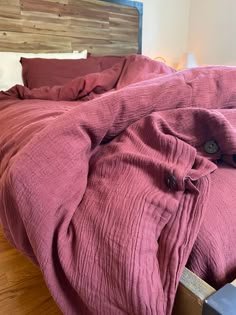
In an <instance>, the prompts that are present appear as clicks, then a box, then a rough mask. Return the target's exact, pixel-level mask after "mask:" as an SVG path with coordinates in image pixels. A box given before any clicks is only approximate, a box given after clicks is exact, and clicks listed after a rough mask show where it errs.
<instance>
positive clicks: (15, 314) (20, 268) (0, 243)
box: [0, 227, 62, 315]
mask: <svg viewBox="0 0 236 315" xmlns="http://www.w3.org/2000/svg"><path fill="white" fill-rule="evenodd" d="M3 314H4V315H26V314H27V315H31V314H32V315H45V314H47V315H61V314H62V313H61V312H60V310H59V309H58V307H57V306H56V304H55V302H54V301H53V299H52V297H51V295H50V293H49V291H48V289H47V287H46V285H45V283H44V280H43V277H42V274H41V272H40V270H39V269H38V267H36V266H35V265H33V264H32V263H31V262H30V261H29V260H28V259H26V258H25V257H24V256H23V255H22V254H21V253H19V252H18V251H17V250H15V249H14V248H12V246H11V245H10V244H9V243H8V242H7V241H6V239H5V237H4V235H3V231H2V228H1V227H0V315H3Z"/></svg>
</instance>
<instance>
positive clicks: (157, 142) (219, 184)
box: [0, 1, 236, 315]
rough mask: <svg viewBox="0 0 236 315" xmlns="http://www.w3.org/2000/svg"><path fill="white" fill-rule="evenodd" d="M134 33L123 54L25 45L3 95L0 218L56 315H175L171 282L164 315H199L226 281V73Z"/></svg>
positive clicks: (233, 148)
mask: <svg viewBox="0 0 236 315" xmlns="http://www.w3.org/2000/svg"><path fill="white" fill-rule="evenodd" d="M41 2H43V1H41ZM119 2H121V1H119ZM83 3H84V5H85V9H84V10H85V11H86V10H88V6H87V4H86V1H83ZM88 3H90V2H88ZM91 3H92V6H93V7H92V9H91V10H92V11H93V10H95V7H94V6H95V4H98V5H99V4H100V5H101V3H103V5H104V2H102V1H92V2H91ZM47 4H48V7H47V10H49V11H50V10H51V11H50V12H51V13H50V14H52V11H53V10H55V7H53V6H51V5H50V4H49V3H47ZM125 4H126V5H127V4H129V3H128V2H127V1H125ZM32 5H33V4H31V3H30V2H28V1H22V8H23V12H28V14H29V12H30V6H32ZM37 5H38V7H37V9H38V10H42V8H41V7H40V3H38V4H37ZM135 5H136V6H137V8H138V9H139V11H140V8H141V6H140V4H137V3H135ZM74 6H75V2H74V1H73V9H75V7H74ZM111 6H114V8H115V9H114V10H115V13H113V14H118V13H119V14H120V15H121V16H122V15H124V13H122V12H120V10H121V9H118V8H119V6H118V5H117V6H116V5H115V4H111ZM68 7H69V3H68ZM104 7H105V5H104ZM104 7H102V9H103V10H104ZM40 8H41V9H40ZM63 8H64V11H62V12H64V13H65V12H67V13H68V10H67V9H66V8H67V7H66V5H64V6H63ZM80 9H81V10H82V7H80ZM100 9H101V8H100ZM24 10H25V11H24ZM108 10H109V12H110V11H111V7H108ZM82 11H83V10H82ZM74 12H77V11H76V10H75V11H74ZM78 12H79V11H78ZM78 12H77V13H78ZM86 12H87V11H86ZM89 12H90V13H91V11H89ZM117 12H118V13H117ZM135 12H137V11H135ZM70 14H71V11H70ZM43 16H44V17H45V13H44V14H43ZM48 18H49V17H48ZM73 18H74V16H73ZM113 18H114V15H113ZM117 19H118V18H117V16H116V19H115V20H113V22H114V23H113V27H114V25H116V23H115V21H116V22H117ZM124 19H125V18H124ZM91 20H92V19H91ZM130 21H131V24H132V25H133V24H135V25H136V29H138V30H139V31H140V18H139V19H138V22H136V23H134V20H133V18H131V17H130ZM119 27H120V25H119ZM121 28H122V27H121ZM6 34H7V36H8V37H9V38H10V37H11V36H14V34H12V33H11V32H9V33H6ZM112 34H113V35H114V29H113V32H112ZM135 34H136V39H139V41H137V44H133V46H135V49H134V51H130V49H131V48H130V46H129V45H130V42H129V45H128V50H127V51H122V52H121V53H120V55H122V56H117V55H116V56H115V51H116V49H117V45H116V44H114V42H112V41H111V46H110V48H108V52H109V49H113V51H114V53H113V51H112V54H111V55H112V56H103V55H104V54H101V50H100V48H99V49H98V50H97V54H96V49H95V48H94V49H89V48H91V47H92V44H91V45H90V47H89V45H85V46H80V47H81V50H82V49H88V51H91V50H94V51H93V52H92V55H91V56H88V57H87V51H86V56H85V55H83V54H84V53H83V52H82V53H78V52H74V54H71V55H72V58H73V59H71V58H70V59H68V57H67V58H65V59H64V60H58V59H57V58H56V59H55V58H54V57H51V58H49V59H48V58H44V57H42V56H40V58H36V59H35V56H30V55H23V53H22V57H23V58H21V67H22V69H23V81H24V85H23V83H22V84H17V85H15V86H13V87H12V88H10V89H9V90H8V91H5V92H2V93H1V94H0V110H1V112H0V127H1V135H0V155H1V162H0V172H1V186H0V189H1V200H0V202H1V204H0V220H1V224H2V226H3V229H4V233H5V236H6V237H7V239H8V240H9V241H10V243H11V244H12V245H14V246H15V247H16V248H17V249H18V250H20V251H21V252H23V253H24V254H25V256H26V257H28V258H29V259H30V260H31V261H33V262H34V263H35V264H36V265H38V266H39V267H40V269H41V272H42V274H43V276H44V279H45V282H46V284H47V286H48V288H49V290H50V292H51V294H52V296H53V298H54V300H55V301H56V303H57V304H58V305H59V307H60V309H61V310H62V312H63V313H64V314H160V315H161V314H171V312H172V308H173V305H174V300H175V297H176V290H177V287H178V284H179V281H181V284H180V286H179V291H178V292H179V293H178V294H177V299H176V303H175V308H174V312H175V313H176V314H190V313H189V312H191V314H201V312H202V306H203V303H204V300H205V299H206V298H207V297H208V295H210V294H212V293H213V292H214V289H213V287H214V288H215V289H220V288H221V287H222V286H224V285H225V284H226V283H227V282H231V281H233V279H234V278H235V276H236V268H235V266H236V257H235V256H236V254H235V253H234V244H235V238H236V233H235V229H234V226H235V224H234V223H236V222H235V221H236V216H235V206H234V205H235V200H234V198H235V197H234V194H233V191H234V188H236V187H235V185H236V182H235V176H234V173H235V168H234V167H235V152H236V138H235V119H236V118H235V117H236V116H235V115H236V112H235V91H236V87H235V83H234V82H235V79H236V70H235V68H234V67H205V68H196V69H191V70H186V71H182V72H176V71H175V70H174V69H172V68H170V67H168V66H166V65H165V64H163V63H160V62H157V61H154V60H151V59H150V58H148V57H145V56H142V55H138V54H132V53H135V52H140V51H139V49H140V39H141V36H140V33H139V32H138V31H136V33H135ZM57 35H58V34H57ZM5 36H6V35H5ZM40 36H43V35H42V34H41V35H40ZM50 36H52V35H50ZM106 36H108V35H107V34H106ZM37 40H38V39H37V38H34V41H37ZM123 40H124V38H123ZM78 41H79V40H77V42H78ZM98 43H99V44H100V42H99V40H98V39H96V40H95V42H94V45H95V46H93V47H96V44H98ZM124 43H125V40H124V42H123V45H122V46H121V47H122V49H124V47H125V45H124ZM1 45H2V44H1ZM26 46H27V45H26ZM39 46H40V45H39ZM86 46H87V47H86ZM19 47H20V46H19ZM75 48H76V47H75V46H74V47H73V48H72V50H77V49H75ZM106 48H107V47H106ZM132 49H133V48H132ZM5 50H6V49H5ZM15 50H17V49H15ZM24 50H26V49H24ZM79 50H80V49H79ZM42 51H44V52H45V49H42ZM76 54H78V58H81V59H77V58H75V57H74V55H76ZM79 55H80V56H79ZM70 57H71V56H70ZM52 58H54V59H53V60H52ZM66 71H67V72H66ZM185 266H187V267H188V269H184V267H185ZM189 269H190V270H191V271H192V272H194V273H195V274H197V275H198V276H199V277H201V278H202V279H203V280H204V281H206V282H207V283H209V284H210V285H207V283H205V282H204V281H203V280H197V279H198V278H197V277H196V276H195V275H194V274H192V273H191V272H190V271H189ZM181 275H182V279H181V280H180V278H181ZM199 286H200V289H199ZM196 287H198V292H196V291H197V290H196ZM230 288H231V289H232V288H233V286H231V287H230ZM231 291H232V290H231ZM219 292H220V291H219ZM232 292H234V290H233V291H232ZM213 298H214V295H213ZM183 299H184V303H183ZM189 301H190V304H189V305H190V306H189V305H188V303H189ZM195 301H196V305H195V304H194V303H195ZM231 302H232V298H231ZM218 304H220V303H219V302H218ZM221 305H222V304H221ZM212 308H213V306H212V305H211V302H209V303H208V300H206V301H205V306H204V311H205V312H207V311H209V309H210V311H212ZM225 314H226V313H225Z"/></svg>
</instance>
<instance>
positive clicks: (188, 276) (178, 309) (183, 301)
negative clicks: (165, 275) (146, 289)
mask: <svg viewBox="0 0 236 315" xmlns="http://www.w3.org/2000/svg"><path fill="white" fill-rule="evenodd" d="M215 292H216V291H215V289H214V288H213V287H211V286H210V285H209V284H207V283H206V282H205V281H203V280H202V279H200V278H199V277H198V276H196V275H195V274H194V273H193V272H191V271H190V270H189V269H187V268H184V272H183V274H182V276H181V279H180V284H179V287H178V290H177V294H176V298H175V305H174V309H173V313H172V314H173V315H202V311H203V304H204V301H205V299H206V298H207V297H209V296H210V295H212V294H213V293H215Z"/></svg>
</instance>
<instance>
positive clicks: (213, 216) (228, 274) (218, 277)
mask: <svg viewBox="0 0 236 315" xmlns="http://www.w3.org/2000/svg"><path fill="white" fill-rule="evenodd" d="M217 166H218V169H217V171H216V172H214V173H213V174H212V176H211V180H212V185H211V193H210V195H209V198H208V204H207V211H206V216H205V218H204V220H203V223H202V225H201V228H200V231H199V234H198V237H197V240H196V242H195V243H194V247H193V249H192V251H191V255H190V257H189V260H188V264H187V267H188V268H189V269H191V270H192V271H193V272H194V273H195V274H197V275H198V276H199V277H200V278H202V279H203V280H205V281H207V283H209V284H211V285H212V286H213V287H214V288H216V289H219V288H220V287H222V286H223V285H225V284H226V283H229V282H231V281H233V280H234V279H235V278H236V251H235V244H236V195H235V190H236V169H232V167H230V166H229V165H227V164H225V163H224V162H218V164H217Z"/></svg>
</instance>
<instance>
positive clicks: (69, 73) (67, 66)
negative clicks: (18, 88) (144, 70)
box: [21, 56, 124, 89]
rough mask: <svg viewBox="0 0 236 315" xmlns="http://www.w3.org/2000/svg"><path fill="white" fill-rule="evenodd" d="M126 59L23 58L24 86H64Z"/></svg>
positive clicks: (111, 57) (114, 57)
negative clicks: (77, 78)
mask: <svg viewBox="0 0 236 315" xmlns="http://www.w3.org/2000/svg"><path fill="white" fill-rule="evenodd" d="M123 60H124V57H119V56H117V57H116V56H102V57H90V58H88V59H45V58H24V57H22V58H21V64H22V77H23V81H24V85H25V86H27V87H28V88H30V89H33V88H39V87H41V86H49V87H52V86H55V85H64V84H66V83H68V82H69V81H70V80H73V79H75V78H76V77H80V76H84V75H86V74H89V73H96V72H101V71H103V70H105V69H108V68H110V67H112V66H113V65H114V64H116V63H118V62H123Z"/></svg>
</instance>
